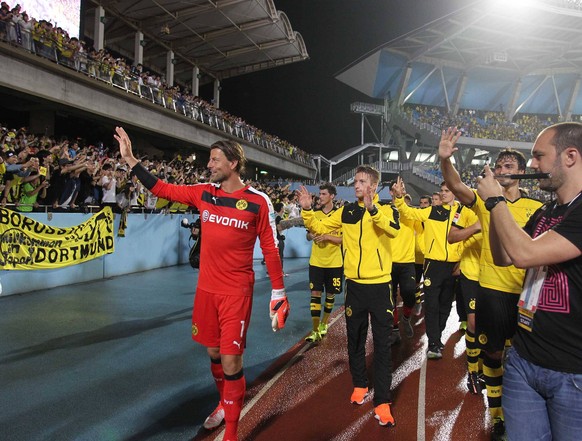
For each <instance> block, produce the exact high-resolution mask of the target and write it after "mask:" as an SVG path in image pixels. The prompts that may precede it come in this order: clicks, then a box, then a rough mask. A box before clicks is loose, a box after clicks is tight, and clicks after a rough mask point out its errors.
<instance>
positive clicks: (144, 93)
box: [0, 2, 311, 164]
mask: <svg viewBox="0 0 582 441" xmlns="http://www.w3.org/2000/svg"><path fill="white" fill-rule="evenodd" d="M0 39H2V40H4V41H8V42H9V43H11V44H13V45H15V46H20V47H22V48H24V49H26V50H27V51H29V52H33V53H35V54H37V55H40V56H43V57H45V58H48V59H51V60H53V61H56V62H57V63H59V64H61V65H64V66H67V67H70V68H72V69H75V70H77V71H78V72H81V73H84V74H86V75H89V76H91V77H93V78H97V79H100V80H102V81H105V82H107V83H109V84H111V85H112V86H117V87H121V88H123V89H125V90H127V91H128V92H132V93H134V94H136V95H138V96H140V97H142V98H145V99H148V100H151V101H152V102H154V103H157V104H159V105H163V106H164V107H166V108H170V109H173V110H174V111H176V112H179V113H182V114H183V115H185V116H188V117H190V118H192V119H194V120H196V121H200V122H202V123H204V124H207V125H210V126H212V127H214V128H217V129H219V130H222V131H224V132H227V133H229V134H231V135H233V136H237V137H239V138H241V139H244V140H246V141H248V142H252V143H254V144H256V145H258V146H261V147H264V148H266V149H269V150H272V151H274V152H276V153H278V154H281V155H284V156H286V157H288V158H291V159H294V160H296V161H299V162H302V163H304V164H311V155H310V154H308V153H307V152H305V151H303V150H301V149H299V148H298V147H296V146H294V145H293V144H291V143H289V142H288V141H286V140H283V139H280V138H279V137H277V136H275V135H272V134H269V133H265V132H264V131H262V130H261V129H258V128H257V127H254V126H253V125H251V124H249V123H247V122H246V121H244V120H243V119H242V118H240V117H237V116H234V115H231V114H230V113H228V112H226V111H225V110H222V109H219V108H217V107H215V106H214V105H213V103H210V102H208V101H206V100H204V99H202V98H200V97H198V96H195V95H193V94H192V93H191V92H190V91H189V90H188V88H187V87H181V86H178V85H169V84H167V83H166V81H165V78H164V76H163V75H160V74H157V73H155V72H150V71H149V70H147V69H146V68H145V67H144V66H143V65H141V64H137V63H133V64H132V63H131V62H130V61H129V60H127V59H125V58H123V57H116V56H114V55H113V54H112V53H110V52H108V51H107V50H105V49H101V50H99V51H97V50H95V49H94V48H93V47H90V46H88V45H87V44H86V43H85V42H84V41H82V40H79V39H78V38H76V37H69V35H68V33H67V31H66V30H64V29H62V28H61V27H58V26H53V24H52V23H51V22H50V21H49V20H38V21H37V20H36V19H35V18H34V17H32V18H29V17H28V15H27V13H26V12H25V11H22V10H21V7H20V5H16V6H15V7H13V8H10V6H9V5H8V4H7V3H6V2H2V4H1V7H0Z"/></svg>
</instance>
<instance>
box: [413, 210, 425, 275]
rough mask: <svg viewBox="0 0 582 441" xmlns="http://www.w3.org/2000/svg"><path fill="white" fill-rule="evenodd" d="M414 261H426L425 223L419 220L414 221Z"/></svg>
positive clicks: (421, 262) (419, 262)
mask: <svg viewBox="0 0 582 441" xmlns="http://www.w3.org/2000/svg"><path fill="white" fill-rule="evenodd" d="M414 263H416V264H417V265H422V264H423V263H424V224H423V223H422V222H418V221H415V222H414Z"/></svg>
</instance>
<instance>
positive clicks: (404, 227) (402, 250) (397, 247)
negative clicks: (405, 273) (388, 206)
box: [392, 218, 416, 263]
mask: <svg viewBox="0 0 582 441" xmlns="http://www.w3.org/2000/svg"><path fill="white" fill-rule="evenodd" d="M415 223H416V221H414V220H411V219H406V218H401V219H400V233H398V236H396V237H395V238H394V239H392V262H394V263H414V258H415V253H414V251H415V245H414V244H415V237H414V236H415V232H414V224H415Z"/></svg>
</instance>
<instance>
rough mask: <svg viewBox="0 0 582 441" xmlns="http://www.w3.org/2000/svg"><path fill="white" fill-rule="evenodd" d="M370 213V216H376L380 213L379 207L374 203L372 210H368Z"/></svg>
mask: <svg viewBox="0 0 582 441" xmlns="http://www.w3.org/2000/svg"><path fill="white" fill-rule="evenodd" d="M368 213H370V216H376V215H377V214H378V207H376V206H375V205H374V207H373V208H372V209H371V210H368Z"/></svg>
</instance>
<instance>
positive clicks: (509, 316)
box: [475, 286, 519, 352]
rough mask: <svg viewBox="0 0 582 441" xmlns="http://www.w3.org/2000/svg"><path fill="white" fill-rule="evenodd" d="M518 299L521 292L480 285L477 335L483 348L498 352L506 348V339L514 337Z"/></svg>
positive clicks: (476, 325)
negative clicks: (510, 291)
mask: <svg viewBox="0 0 582 441" xmlns="http://www.w3.org/2000/svg"><path fill="white" fill-rule="evenodd" d="M518 300H519V294H512V293H507V292H503V291H497V290H495V289H489V288H483V287H482V286H479V290H478V291H477V309H476V311H475V335H476V336H477V341H478V342H479V347H480V348H481V349H483V350H485V351H486V352H498V351H502V350H503V349H504V348H505V340H507V339H508V338H512V337H513V334H515V330H516V328H517V301H518Z"/></svg>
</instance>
